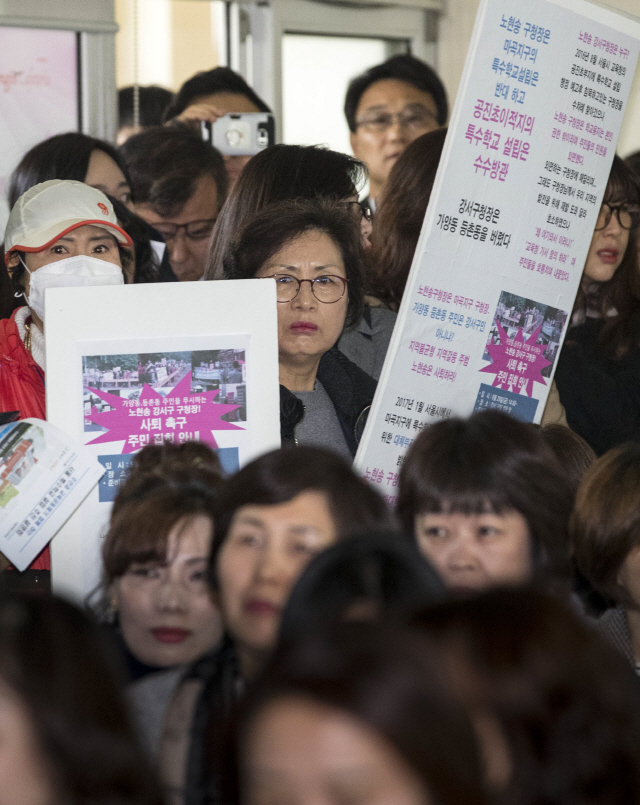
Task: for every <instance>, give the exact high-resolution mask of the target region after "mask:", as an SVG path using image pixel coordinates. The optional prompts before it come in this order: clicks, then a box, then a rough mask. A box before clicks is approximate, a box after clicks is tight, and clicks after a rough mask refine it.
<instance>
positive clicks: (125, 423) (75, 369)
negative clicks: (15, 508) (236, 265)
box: [45, 280, 280, 598]
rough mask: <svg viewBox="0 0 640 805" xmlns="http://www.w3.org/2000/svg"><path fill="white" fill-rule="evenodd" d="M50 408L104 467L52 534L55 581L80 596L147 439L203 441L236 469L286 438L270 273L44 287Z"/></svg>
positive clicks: (96, 568)
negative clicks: (202, 279) (232, 277)
mask: <svg viewBox="0 0 640 805" xmlns="http://www.w3.org/2000/svg"><path fill="white" fill-rule="evenodd" d="M45 305H46V308H45V312H46V321H47V326H46V348H47V419H48V420H49V421H50V422H52V423H54V424H55V425H57V426H58V427H60V428H61V429H63V430H65V431H66V432H67V433H68V434H69V435H70V436H71V437H72V438H74V439H76V440H77V441H78V442H79V443H81V444H85V445H86V449H87V450H90V451H91V452H92V453H93V455H94V456H95V457H96V458H97V459H98V461H99V462H100V463H101V464H102V466H103V467H104V469H105V473H104V475H103V476H102V478H101V480H100V483H99V484H98V486H97V488H96V489H95V490H94V491H93V492H92V493H91V494H90V495H89V496H88V498H87V499H86V500H85V502H84V503H83V504H82V506H81V507H80V509H79V510H78V511H77V512H76V514H74V515H73V517H72V518H71V519H70V520H69V521H68V522H67V523H66V524H65V526H64V527H63V529H62V530H61V531H60V532H59V533H58V534H57V535H56V537H55V539H54V540H53V542H52V543H51V563H52V581H53V586H54V589H55V590H56V591H58V592H63V593H65V594H67V595H72V596H74V597H76V598H84V597H85V596H87V595H88V594H89V593H91V591H92V590H93V589H94V588H95V587H96V585H97V584H98V582H99V580H100V571H101V561H100V549H101V544H102V538H103V537H104V533H105V530H106V526H107V523H108V519H109V513H110V510H111V504H112V502H113V500H114V499H115V496H116V494H117V492H118V489H119V487H120V485H121V484H122V483H123V482H124V480H126V477H127V474H128V471H129V468H130V465H131V460H132V458H133V456H134V454H135V453H136V451H138V450H139V449H140V448H142V447H144V446H145V445H149V444H163V443H164V442H166V441H170V442H173V443H175V444H181V443H183V442H186V441H191V440H195V441H203V442H206V443H208V444H209V445H210V446H211V447H212V448H214V449H215V450H216V451H217V454H218V457H219V459H220V463H221V465H222V468H223V470H224V471H226V472H228V473H231V472H234V471H235V470H237V469H238V468H239V467H240V466H242V465H243V464H245V463H246V462H247V461H250V460H251V459H252V458H255V457H256V456H257V455H260V454H261V453H263V452H265V451H267V450H271V449H273V448H276V447H279V446H280V407H279V386H278V337H277V322H276V318H277V310H276V308H277V305H276V296H275V283H272V282H264V281H262V280H233V281H229V282H186V283H158V284H154V285H120V286H107V287H98V288H53V289H49V290H47V292H46V296H45Z"/></svg>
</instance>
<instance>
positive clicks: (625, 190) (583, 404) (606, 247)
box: [555, 156, 640, 454]
mask: <svg viewBox="0 0 640 805" xmlns="http://www.w3.org/2000/svg"><path fill="white" fill-rule="evenodd" d="M639 222H640V184H639V183H638V179H637V178H636V176H635V175H634V174H633V173H632V171H631V170H630V169H629V168H628V167H627V166H626V165H625V164H624V162H623V161H622V160H621V159H620V158H619V157H617V156H616V157H614V160H613V166H612V168H611V173H610V175H609V182H608V184H607V189H606V191H605V194H604V200H603V202H602V207H601V208H600V213H599V215H598V220H597V222H596V227H595V231H594V233H593V238H592V240H591V246H590V248H589V253H588V255H587V261H586V263H585V266H584V271H583V274H582V281H581V284H580V290H579V292H578V296H577V299H576V304H575V306H574V309H573V316H572V320H571V326H570V327H569V330H568V332H567V337H566V340H565V343H564V346H563V348H562V352H561V353H560V357H559V359H558V368H557V371H556V375H555V380H556V384H557V386H558V391H559V392H560V401H561V402H562V404H563V406H564V407H565V409H566V413H567V421H568V423H569V426H570V427H571V429H572V430H574V431H575V432H576V433H578V434H580V436H582V437H583V438H584V439H585V440H586V441H587V442H588V443H589V444H590V445H591V447H592V448H593V449H594V450H595V452H596V453H597V454H602V453H604V452H606V451H607V450H609V449H610V448H611V447H615V446H616V445H618V444H621V443H622V442H625V441H629V440H634V441H635V440H638V439H640V268H639V266H638V250H637V243H636V241H637V236H638V223H639Z"/></svg>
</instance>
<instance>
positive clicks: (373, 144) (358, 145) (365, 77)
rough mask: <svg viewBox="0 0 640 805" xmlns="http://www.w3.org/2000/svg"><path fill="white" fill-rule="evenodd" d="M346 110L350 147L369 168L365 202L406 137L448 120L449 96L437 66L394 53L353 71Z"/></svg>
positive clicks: (410, 139)
mask: <svg viewBox="0 0 640 805" xmlns="http://www.w3.org/2000/svg"><path fill="white" fill-rule="evenodd" d="M344 112H345V115H346V118H347V123H348V124H349V129H350V131H351V148H352V149H353V153H354V154H355V156H356V157H358V159H361V160H362V161H363V162H365V163H366V165H367V167H368V168H369V199H368V203H369V206H370V207H371V208H372V209H373V211H374V212H375V205H376V201H377V200H378V199H379V197H380V193H381V192H382V189H383V188H384V184H385V182H386V181H387V177H388V176H389V172H390V170H391V168H392V167H393V165H394V164H395V162H396V160H397V159H398V157H399V156H400V154H401V153H402V152H403V151H404V149H405V148H406V147H407V146H408V145H409V143H410V142H413V140H415V139H416V137H419V136H420V135H421V134H426V133H427V132H429V131H434V129H437V128H439V127H440V126H444V125H445V124H446V122H447V114H448V107H447V96H446V92H445V89H444V86H443V84H442V81H440V79H439V78H438V76H437V74H436V73H435V71H434V70H433V69H432V68H431V67H429V65H428V64H425V63H424V62H422V61H420V59H416V58H415V57H414V56H393V57H392V58H390V59H387V61H386V62H384V63H383V64H378V65H376V66H375V67H371V68H370V69H369V70H367V71H366V72H365V73H363V74H362V75H359V76H356V78H354V79H353V80H352V81H351V83H350V84H349V88H348V89H347V95H346V98H345V104H344Z"/></svg>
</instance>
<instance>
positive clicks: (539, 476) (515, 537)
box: [397, 410, 573, 592]
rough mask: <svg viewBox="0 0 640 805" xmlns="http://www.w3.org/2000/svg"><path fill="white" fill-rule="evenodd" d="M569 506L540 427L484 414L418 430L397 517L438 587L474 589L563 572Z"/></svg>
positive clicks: (569, 495)
mask: <svg viewBox="0 0 640 805" xmlns="http://www.w3.org/2000/svg"><path fill="white" fill-rule="evenodd" d="M572 500H573V497H572V493H571V489H570V486H569V484H568V482H567V481H566V480H565V477H564V475H563V472H562V470H561V468H560V466H559V464H558V463H557V461H556V458H555V456H554V454H553V453H552V451H551V448H550V447H549V446H548V445H547V443H546V442H545V440H544V438H543V436H542V434H541V433H540V431H539V430H538V429H536V428H535V427H534V426H533V425H529V424H526V423H523V422H519V421H518V420H516V419H513V418H511V417H509V416H507V415H506V414H502V413H500V412H498V411H490V410H489V411H482V412H479V413H476V414H473V415H472V416H471V417H469V419H458V418H453V419H446V420H442V421H440V422H437V423H436V424H434V425H431V426H430V427H428V428H425V429H424V430H423V431H422V432H421V433H420V435H419V436H418V438H417V439H416V440H415V442H414V443H413V445H412V446H411V449H410V450H409V452H408V453H407V457H406V459H405V462H404V464H403V466H402V470H401V473H400V484H399V494H398V506H397V512H398V517H399V519H400V522H401V524H402V526H403V530H404V532H405V533H406V534H407V536H409V537H410V538H412V539H415V540H416V543H417V545H418V548H419V550H420V552H421V553H422V554H423V555H424V556H425V557H426V558H427V559H428V560H429V562H430V563H431V564H432V565H433V567H434V568H435V569H436V570H437V571H438V573H439V574H440V576H441V578H442V580H443V581H444V583H445V585H446V586H447V587H449V588H450V589H453V590H456V591H458V592H471V591H477V590H481V589H486V588H489V587H494V586H497V585H521V584H527V583H531V582H534V581H538V580H540V581H543V580H544V581H549V580H551V579H554V578H555V579H561V578H562V577H563V576H566V575H567V571H568V564H569V557H568V548H567V543H568V538H567V524H568V520H569V515H570V513H571V508H572Z"/></svg>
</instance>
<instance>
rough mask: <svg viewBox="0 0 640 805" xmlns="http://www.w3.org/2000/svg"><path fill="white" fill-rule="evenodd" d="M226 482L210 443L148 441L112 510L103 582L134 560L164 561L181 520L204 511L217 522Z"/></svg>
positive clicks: (104, 559) (105, 550) (104, 583)
mask: <svg viewBox="0 0 640 805" xmlns="http://www.w3.org/2000/svg"><path fill="white" fill-rule="evenodd" d="M221 483H222V474H221V470H220V464H219V462H218V458H217V456H216V455H215V453H214V452H213V451H212V450H211V449H210V448H209V447H207V446H206V445H205V444H202V443H200V442H185V443H184V444H180V445H177V444H171V443H166V444H164V445H162V446H156V445H148V446H147V447H144V448H143V449H142V450H141V451H140V452H139V453H138V454H137V455H136V456H135V457H134V459H133V463H132V467H131V472H130V474H129V477H128V478H127V480H126V481H125V483H124V485H123V486H122V487H121V489H120V491H119V492H118V495H117V497H116V499H115V502H114V504H113V508H112V510H111V522H110V524H109V530H108V532H107V536H106V538H105V541H104V546H103V549H102V558H103V567H104V582H103V588H105V589H106V588H108V587H109V585H110V584H111V583H112V582H113V581H114V580H115V579H117V578H119V577H120V576H122V575H123V574H124V573H125V572H126V571H127V569H128V568H129V567H130V566H131V565H132V564H133V563H134V562H150V561H158V562H164V561H165V558H166V554H167V539H168V536H169V533H170V532H171V530H172V529H173V528H174V526H175V525H176V524H177V523H179V522H180V521H181V520H184V519H185V518H187V519H188V518H191V517H195V516H197V515H200V514H202V515H205V516H207V517H209V518H211V521H212V528H213V516H214V503H215V497H216V494H217V490H218V488H219V487H220V484H221Z"/></svg>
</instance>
